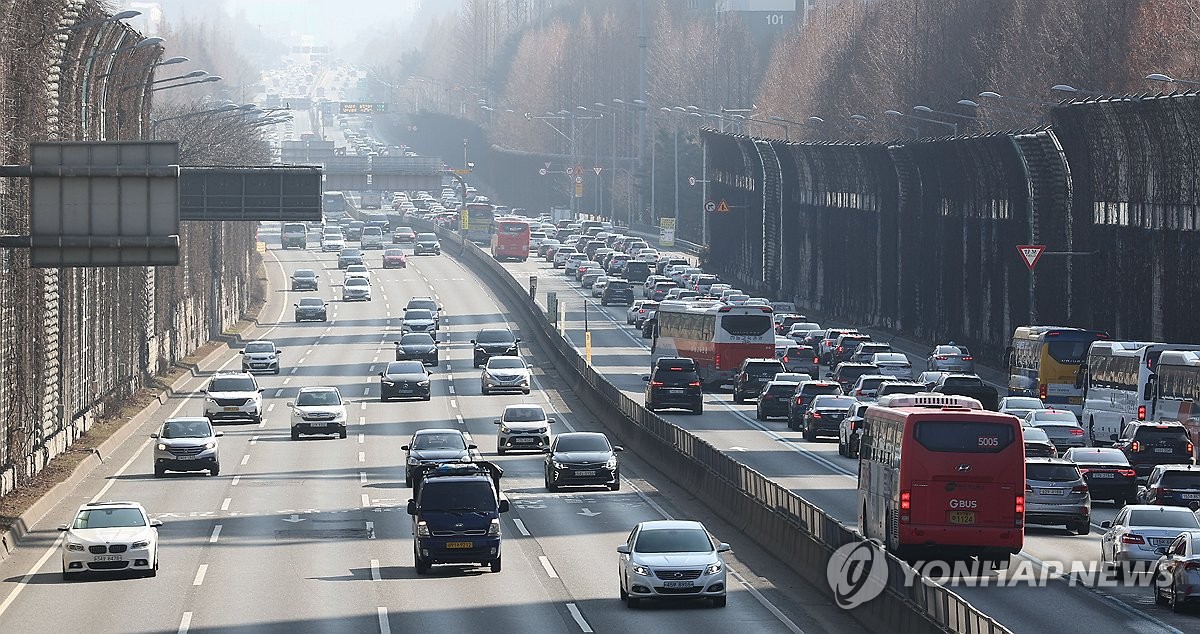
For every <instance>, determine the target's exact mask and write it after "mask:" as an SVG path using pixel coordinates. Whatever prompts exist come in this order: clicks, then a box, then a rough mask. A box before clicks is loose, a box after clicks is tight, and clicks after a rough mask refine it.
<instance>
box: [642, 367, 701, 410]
mask: <svg viewBox="0 0 1200 634" xmlns="http://www.w3.org/2000/svg"><path fill="white" fill-rule="evenodd" d="M642 380H643V381H646V409H648V410H650V411H652V412H653V411H655V410H659V409H663V408H668V407H673V408H681V409H690V410H692V413H693V414H703V413H704V393H703V392H702V391H701V389H700V373H699V372H697V371H696V362H695V361H693V360H692V359H689V358H687V357H663V358H661V359H659V360H657V361H655V362H654V370H653V371H652V372H651V373H650V374H646V375H643V376H642Z"/></svg>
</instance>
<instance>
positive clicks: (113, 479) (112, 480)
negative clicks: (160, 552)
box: [0, 403, 183, 614]
mask: <svg viewBox="0 0 1200 634" xmlns="http://www.w3.org/2000/svg"><path fill="white" fill-rule="evenodd" d="M181 407H183V403H180V404H179V407H176V408H175V411H174V412H172V413H171V415H170V416H169V417H168V418H174V417H175V414H176V413H177V412H179V409H180V408H181ZM150 440H151V439H149V438H147V439H146V442H144V443H142V446H141V447H138V448H137V451H135V452H133V455H132V456H130V457H129V460H128V461H126V462H125V464H123V465H121V468H120V469H117V472H116V473H114V474H113V475H112V477H111V478H109V480H108V482H105V483H104V486H103V487H102V488H101V489H100V492H99V493H97V494H96V495H95V496H94V497H92V499H91V500H90V501H91V502H96V501H98V500H99V499H100V498H102V497H104V494H105V493H108V490H109V489H111V488H112V485H113V484H115V483H116V482H117V479H118V478H120V477H121V476H122V475H123V474H124V473H125V470H126V469H128V468H129V465H131V464H133V461H134V460H137V457H138V456H140V455H141V454H142V451H144V450H145V449H146V447H149V446H150ZM0 614H4V610H0Z"/></svg>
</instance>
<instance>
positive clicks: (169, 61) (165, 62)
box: [96, 57, 190, 79]
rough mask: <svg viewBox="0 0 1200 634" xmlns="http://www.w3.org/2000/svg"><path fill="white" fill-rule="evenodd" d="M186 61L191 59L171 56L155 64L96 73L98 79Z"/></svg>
mask: <svg viewBox="0 0 1200 634" xmlns="http://www.w3.org/2000/svg"><path fill="white" fill-rule="evenodd" d="M186 61H190V60H189V59H188V58H186V57H169V58H167V59H164V60H163V61H161V62H155V63H153V64H146V65H145V66H134V67H133V68H126V69H122V70H118V71H114V72H111V73H104V74H103V75H96V79H102V78H104V77H115V76H117V75H125V74H128V73H136V72H138V71H140V70H149V69H151V68H158V67H159V66H170V65H171V64H182V63H184V62H186Z"/></svg>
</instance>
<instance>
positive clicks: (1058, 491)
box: [1037, 489, 1067, 495]
mask: <svg viewBox="0 0 1200 634" xmlns="http://www.w3.org/2000/svg"><path fill="white" fill-rule="evenodd" d="M1037 492H1038V495H1066V494H1067V490H1066V489H1038V490H1037Z"/></svg>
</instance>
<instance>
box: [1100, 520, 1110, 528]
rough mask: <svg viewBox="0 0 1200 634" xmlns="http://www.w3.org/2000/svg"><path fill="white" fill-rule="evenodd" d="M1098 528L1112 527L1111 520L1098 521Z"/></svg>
mask: <svg viewBox="0 0 1200 634" xmlns="http://www.w3.org/2000/svg"><path fill="white" fill-rule="evenodd" d="M1100 528H1112V522H1109V521H1107V520H1106V521H1103V522H1100Z"/></svg>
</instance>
